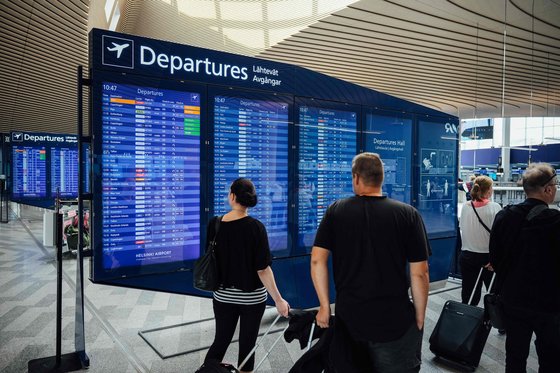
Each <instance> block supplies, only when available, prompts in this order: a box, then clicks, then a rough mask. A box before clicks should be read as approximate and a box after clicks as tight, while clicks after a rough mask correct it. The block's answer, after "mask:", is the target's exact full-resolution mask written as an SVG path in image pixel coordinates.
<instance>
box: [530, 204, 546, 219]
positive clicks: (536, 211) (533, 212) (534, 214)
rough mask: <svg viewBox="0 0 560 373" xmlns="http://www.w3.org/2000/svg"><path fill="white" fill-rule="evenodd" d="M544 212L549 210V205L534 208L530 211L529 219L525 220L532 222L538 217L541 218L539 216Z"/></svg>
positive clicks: (539, 205)
mask: <svg viewBox="0 0 560 373" xmlns="http://www.w3.org/2000/svg"><path fill="white" fill-rule="evenodd" d="M544 210H548V206H547V205H543V204H538V205H536V206H534V207H533V208H532V209H531V211H529V213H528V214H527V217H526V218H525V220H527V221H531V220H533V219H534V218H536V217H537V216H539V214H540V213H541V212H543V211H544Z"/></svg>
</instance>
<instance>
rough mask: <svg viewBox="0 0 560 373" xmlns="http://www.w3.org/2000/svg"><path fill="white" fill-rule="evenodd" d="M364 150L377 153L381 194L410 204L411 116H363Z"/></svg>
mask: <svg viewBox="0 0 560 373" xmlns="http://www.w3.org/2000/svg"><path fill="white" fill-rule="evenodd" d="M365 144H366V146H365V150H366V151H367V152H373V153H377V154H379V156H380V157H381V160H382V161H383V169H384V171H385V174H384V180H383V193H384V194H386V195H387V196H388V197H389V198H393V199H396V200H398V201H401V202H404V203H408V204H410V203H411V202H412V201H411V194H412V173H411V170H412V166H411V165H412V119H410V118H406V117H402V116H399V115H398V114H394V115H382V114H368V115H367V116H366V130H365Z"/></svg>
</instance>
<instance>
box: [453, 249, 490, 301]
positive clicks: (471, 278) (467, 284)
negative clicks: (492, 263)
mask: <svg viewBox="0 0 560 373" xmlns="http://www.w3.org/2000/svg"><path fill="white" fill-rule="evenodd" d="M489 260H490V256H489V254H484V253H475V252H472V251H467V250H463V251H462V252H461V256H460V257H459V263H460V264H461V277H462V278H463V285H462V289H461V302H463V303H465V304H468V302H469V298H470V296H471V293H472V291H473V289H474V285H475V284H476V279H477V278H478V273H479V272H480V268H481V267H483V266H485V265H486V264H488V261H489ZM481 277H482V281H479V282H478V286H477V287H476V291H475V293H474V297H473V300H472V302H471V305H473V306H476V305H478V302H480V294H481V291H482V283H484V284H485V285H486V289H488V287H489V286H490V281H491V280H492V272H491V271H489V270H487V269H485V270H483V271H482V276H481Z"/></svg>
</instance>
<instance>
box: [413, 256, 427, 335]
mask: <svg viewBox="0 0 560 373" xmlns="http://www.w3.org/2000/svg"><path fill="white" fill-rule="evenodd" d="M429 287H430V275H429V273H428V261H427V260H425V261H422V262H413V263H410V289H411V292H412V302H413V304H414V310H415V313H416V325H417V326H418V329H422V328H423V327H424V318H425V316H426V305H427V304H428V289H429Z"/></svg>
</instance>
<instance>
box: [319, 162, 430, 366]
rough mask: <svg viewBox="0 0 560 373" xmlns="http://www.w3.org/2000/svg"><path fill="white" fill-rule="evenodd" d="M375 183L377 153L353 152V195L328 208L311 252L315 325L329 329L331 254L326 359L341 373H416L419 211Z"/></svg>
mask: <svg viewBox="0 0 560 373" xmlns="http://www.w3.org/2000/svg"><path fill="white" fill-rule="evenodd" d="M382 184H383V163H382V162H381V159H380V158H379V155H378V154H374V153H362V154H359V155H357V156H356V157H355V158H354V160H353V161H352V185H353V189H354V193H355V194H356V195H355V196H353V197H350V198H346V199H342V200H338V201H336V202H334V203H333V204H332V205H331V206H329V208H328V209H327V211H326V213H325V216H324V217H323V220H322V221H321V224H320V226H319V229H318V231H317V236H316V237H315V243H314V246H313V250H312V253H311V277H312V279H313V284H314V286H315V290H316V292H317V295H318V298H319V302H320V309H319V312H318V314H317V325H318V326H319V327H322V328H326V327H328V326H329V324H328V320H329V316H330V314H331V310H330V304H329V286H328V282H329V281H328V278H329V270H328V258H329V255H330V254H331V253H332V256H333V272H334V283H335V288H336V317H335V329H334V337H333V342H332V344H331V354H330V359H331V363H332V365H333V368H334V369H335V371H336V372H340V373H342V372H343V373H351V372H362V371H367V372H371V371H372V370H373V371H375V372H388V371H391V372H400V373H408V372H418V371H419V370H420V363H421V358H420V352H421V346H422V334H423V327H424V316H425V312H426V303H427V299H428V287H429V276H428V262H427V260H428V255H429V251H430V249H429V245H428V239H427V236H426V230H425V228H424V223H423V221H422V218H421V216H420V214H419V213H418V211H417V210H416V209H415V208H413V207H412V206H410V205H407V204H404V203H401V202H398V201H395V200H392V199H389V198H387V197H385V196H383V195H382V192H381V185H382ZM408 263H409V264H410V266H409V269H410V280H409V277H408V273H407V264H408ZM409 284H410V286H411V288H412V299H413V301H412V302H411V301H410V299H409V295H408V288H409Z"/></svg>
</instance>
